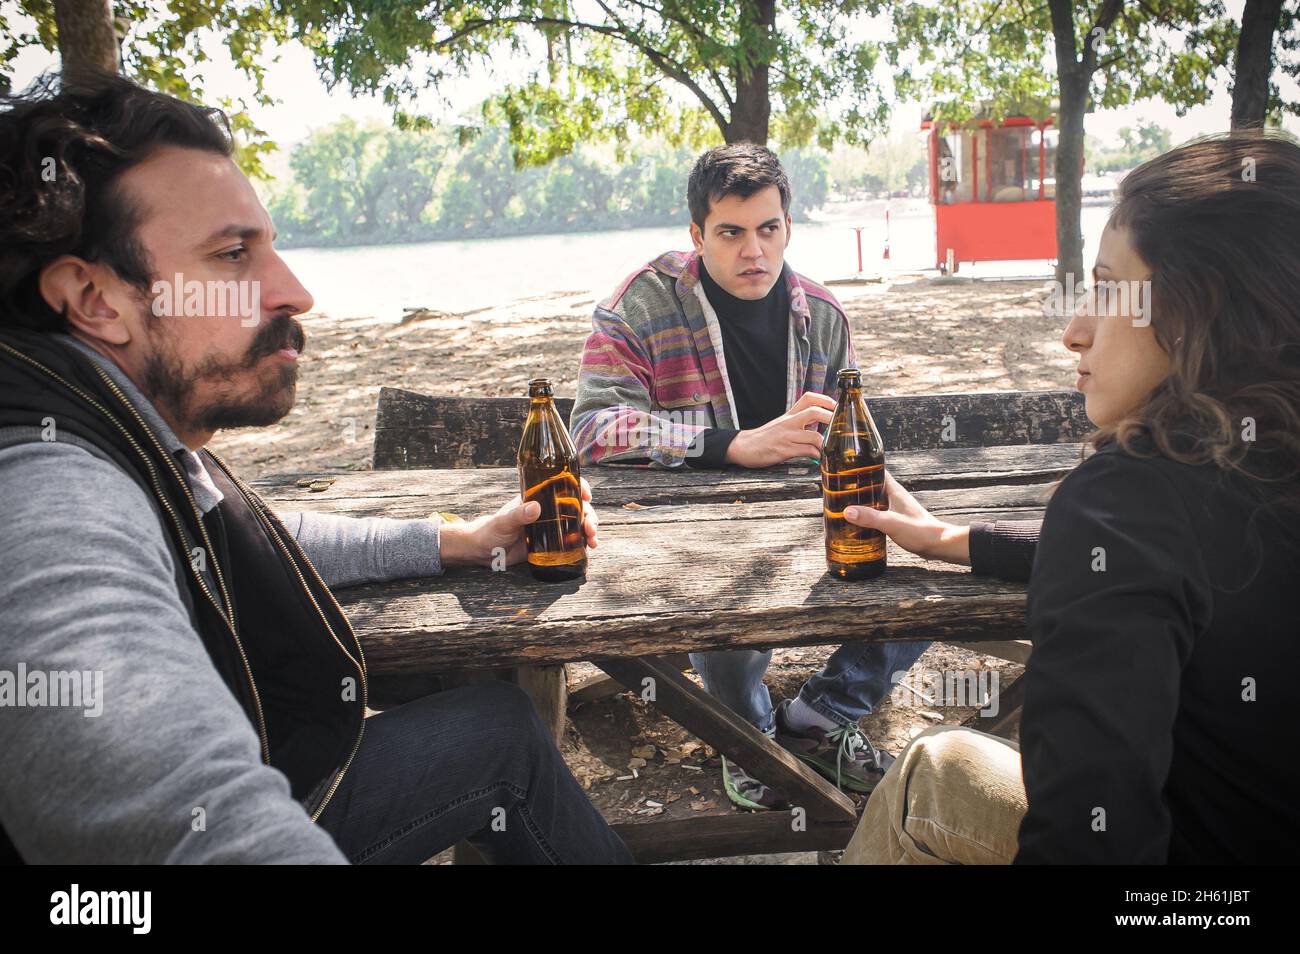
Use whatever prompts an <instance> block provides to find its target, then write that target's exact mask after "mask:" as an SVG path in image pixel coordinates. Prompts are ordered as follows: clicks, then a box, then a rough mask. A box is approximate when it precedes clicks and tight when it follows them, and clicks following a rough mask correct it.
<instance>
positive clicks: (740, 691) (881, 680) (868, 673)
mask: <svg viewBox="0 0 1300 954" xmlns="http://www.w3.org/2000/svg"><path fill="white" fill-rule="evenodd" d="M929 645H930V644H929V643H928V642H901V643H900V642H855V643H845V644H844V645H843V646H841V647H840V648H839V649H837V650H835V652H834V653H832V654H831V658H830V659H828V660H826V666H825V668H824V669H822V671H821V672H819V673H817V674H816V675H815V676H813V677H812V678H811V679H809V680H808V681H807V682H805V683H804V684H803V688H802V689H800V690H799V698H800V699H802V700H803V701H804V702H805V703H806V704H807V705H809V706H811V707H812V708H813V709H814V710H815V711H816V712H819V713H820V714H821V715H824V716H825V717H826V718H828V719H831V720H832V721H834V722H837V723H839V724H840V725H856V724H857V721H858V719H860V718H862V716H864V715H866V714H867V713H868V712H870V711H871V710H872V709H874V708H875V707H876V706H877V705H878V704H879V703H880V700H881V699H883V698H884V697H885V695H886V693H888V692H889V691H890V690H891V689H892V688H893V685H894V683H893V680H892V679H891V677H892V676H893V674H894V673H895V672H906V671H907V670H909V669H911V668H912V663H914V662H916V661H917V660H918V659H920V658H921V654H922V653H924V652H925V650H926V647H927V646H929ZM771 661H772V650H770V649H767V650H756V649H729V650H724V651H720V652H711V653H691V665H692V666H694V667H695V671H696V672H698V673H699V674H700V677H701V678H702V679H703V680H704V688H705V689H707V690H709V692H710V693H712V694H713V696H714V697H715V698H717V699H718V700H719V701H720V702H722V703H723V704H724V705H726V706H727V707H728V708H729V709H731V710H733V711H734V712H736V713H738V714H739V715H741V716H742V717H744V718H745V719H747V720H749V721H750V722H752V723H753V724H754V725H755V726H757V727H758V728H759V730H760V731H763V732H766V731H768V730H769V729H771V728H772V726H773V723H774V720H775V713H774V712H773V710H772V697H771V696H770V695H768V692H767V685H766V684H765V683H764V682H763V674H764V673H765V672H767V664H768V663H770V662H771Z"/></svg>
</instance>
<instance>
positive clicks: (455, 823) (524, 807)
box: [317, 682, 632, 865]
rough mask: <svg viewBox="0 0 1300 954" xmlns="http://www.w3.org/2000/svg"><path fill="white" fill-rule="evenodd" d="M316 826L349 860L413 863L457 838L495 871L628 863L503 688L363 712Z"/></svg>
mask: <svg viewBox="0 0 1300 954" xmlns="http://www.w3.org/2000/svg"><path fill="white" fill-rule="evenodd" d="M317 821H318V823H319V824H320V826H321V827H322V828H323V829H325V830H326V831H328V832H329V833H330V835H331V836H332V837H333V838H334V841H335V842H336V843H337V844H338V846H339V849H340V850H341V851H342V852H343V853H344V854H345V855H347V857H348V859H349V860H350V861H351V862H352V863H353V864H415V865H418V864H420V863H422V862H424V861H427V860H428V859H429V858H431V857H433V856H434V855H436V854H437V853H438V852H440V851H442V850H443V849H444V848H449V847H451V846H452V845H454V844H456V842H458V841H468V842H469V843H470V844H472V845H473V846H474V847H475V848H477V849H478V851H479V852H480V853H481V854H482V855H483V856H484V858H486V859H487V860H488V861H490V862H493V863H498V864H631V863H632V856H631V855H630V854H629V853H628V850H627V847H626V846H625V845H624V844H623V842H622V841H621V840H620V839H619V837H618V835H616V834H614V832H613V830H612V829H611V828H610V827H609V825H607V824H606V823H605V819H603V818H602V817H601V815H600V812H598V811H596V809H595V806H593V805H592V804H591V801H590V800H589V799H588V798H587V795H586V793H585V792H583V790H582V788H581V786H579V785H578V783H577V781H576V780H575V779H574V778H573V775H572V774H571V773H570V772H569V769H568V766H566V765H565V764H564V759H563V758H561V757H560V753H559V750H558V749H556V747H555V743H554V742H553V741H552V740H551V737H550V734H549V733H548V732H547V731H546V728H545V727H544V726H543V725H542V720H541V719H540V718H539V717H538V715H537V710H536V709H534V708H533V703H532V701H531V700H530V699H529V698H528V696H527V695H526V694H525V693H524V691H523V690H522V689H520V688H519V687H517V686H515V685H513V684H511V683H507V682H485V683H479V684H476V685H472V686H465V687H463V688H460V689H452V690H450V691H448V692H439V693H435V694H434V695H430V696H425V697H424V698H422V699H416V700H415V701H413V702H408V703H406V705H403V706H398V707H397V708H396V709H389V710H386V711H384V712H381V713H379V714H378V715H374V716H371V717H370V718H369V719H367V720H366V728H365V734H364V735H363V736H362V739H361V747H360V748H359V749H358V750H357V753H356V757H355V758H354V759H353V760H352V765H351V766H350V767H349V768H348V771H347V773H346V774H345V775H344V776H343V782H342V783H341V784H340V785H339V788H338V791H336V792H335V793H334V798H333V799H332V800H331V801H330V803H329V804H328V805H326V806H325V811H323V812H322V813H321V815H320V818H319V819H318V820H317Z"/></svg>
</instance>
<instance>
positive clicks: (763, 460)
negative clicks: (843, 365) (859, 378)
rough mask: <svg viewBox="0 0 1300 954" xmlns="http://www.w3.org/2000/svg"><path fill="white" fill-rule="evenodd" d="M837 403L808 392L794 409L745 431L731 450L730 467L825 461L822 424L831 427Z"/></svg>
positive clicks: (728, 461) (735, 440) (738, 435)
mask: <svg viewBox="0 0 1300 954" xmlns="http://www.w3.org/2000/svg"><path fill="white" fill-rule="evenodd" d="M834 410H835V400H834V399H833V398H830V397H827V396H826V395H825V394H819V393H818V392H816V391H806V392H804V394H803V395H802V396H801V397H800V398H799V400H798V401H796V402H795V405H794V407H792V408H790V410H788V411H786V412H785V413H784V414H782V415H781V416H780V417H778V418H774V419H773V420H770V421H768V422H767V423H766V424H764V425H763V426H762V427H755V428H751V429H750V430H747V431H741V432H740V433H739V434H737V435H736V436H735V438H734V439H733V440H732V442H731V444H730V445H728V447H727V463H728V464H737V465H739V466H741V467H771V466H772V465H773V464H780V463H782V462H784V461H790V460H807V459H809V458H811V459H812V460H814V461H818V460H821V456H822V436H821V434H820V433H818V431H817V425H818V424H830V422H831V416H832V415H831V412H832V411H834Z"/></svg>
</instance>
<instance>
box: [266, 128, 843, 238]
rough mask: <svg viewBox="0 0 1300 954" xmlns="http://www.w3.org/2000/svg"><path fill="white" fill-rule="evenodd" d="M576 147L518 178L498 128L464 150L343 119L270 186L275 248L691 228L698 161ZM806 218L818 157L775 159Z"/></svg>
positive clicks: (439, 137)
mask: <svg viewBox="0 0 1300 954" xmlns="http://www.w3.org/2000/svg"><path fill="white" fill-rule="evenodd" d="M626 153H627V154H626V155H625V156H624V158H623V159H622V161H620V160H618V159H617V158H616V157H615V156H614V155H613V153H612V151H611V150H610V149H608V148H606V149H603V150H595V149H592V150H587V149H580V150H578V151H577V152H575V153H573V154H572V155H569V156H566V157H564V158H561V159H558V160H556V161H554V162H552V163H550V164H549V165H547V166H542V167H527V168H523V169H516V168H515V165H514V161H513V159H512V156H511V151H510V144H509V143H508V141H507V139H506V135H505V132H504V131H503V130H500V129H490V128H489V129H485V130H482V131H481V132H479V133H478V134H477V135H475V136H473V137H472V138H470V139H469V141H468V142H465V143H461V142H460V141H459V137H458V136H457V135H456V134H455V133H453V132H451V131H442V130H433V131H403V130H399V129H395V128H391V127H385V126H379V125H372V126H362V125H358V124H357V123H355V122H354V121H352V120H342V121H340V122H338V123H335V124H334V125H332V126H328V127H326V128H324V129H320V130H317V131H316V132H314V133H313V134H312V135H311V136H310V137H309V138H308V139H306V140H304V141H303V142H301V143H299V144H298V145H296V146H295V147H294V148H293V150H292V152H291V154H290V159H289V167H290V169H291V171H292V176H291V178H290V179H288V180H286V179H284V178H281V179H280V180H277V181H276V182H275V183H274V185H273V186H272V187H271V193H270V199H269V207H270V211H271V215H272V216H273V218H274V219H275V223H276V227H277V229H278V230H279V233H280V242H279V244H280V245H281V246H282V247H293V246H298V247H302V246H310V245H373V244H381V243H389V242H418V241H427V240H430V239H454V238H462V239H463V238H487V237H494V236H503V235H526V234H532V233H542V232H563V231H574V230H581V231H594V230H603V229H620V228H635V227H640V226H655V225H682V224H685V223H686V222H687V221H688V213H687V209H686V177H687V174H688V173H689V172H690V169H691V165H692V163H693V162H694V161H695V157H696V154H697V153H696V151H695V150H692V149H687V148H685V147H679V148H674V147H672V146H669V145H667V144H665V143H656V142H648V143H644V144H642V145H641V146H640V147H632V148H629V149H628V150H626ZM780 155H781V161H782V164H783V165H784V166H785V168H786V171H787V173H788V174H789V176H790V180H791V184H792V187H793V192H794V199H793V203H792V208H791V213H792V215H793V216H794V217H795V218H796V219H798V218H804V217H805V216H806V213H807V212H808V211H809V210H811V209H816V208H818V207H820V206H821V205H822V204H824V203H825V201H826V196H827V189H828V174H827V168H828V162H827V159H826V157H825V156H823V155H821V154H818V153H813V152H804V151H800V150H789V151H783V152H781V153H780Z"/></svg>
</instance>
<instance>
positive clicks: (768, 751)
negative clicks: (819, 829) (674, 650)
mask: <svg viewBox="0 0 1300 954" xmlns="http://www.w3.org/2000/svg"><path fill="white" fill-rule="evenodd" d="M596 664H597V665H598V666H600V668H601V669H603V670H605V672H607V673H609V674H610V675H611V676H613V677H614V678H615V679H617V680H618V681H619V682H621V683H622V684H623V685H624V686H626V687H627V688H628V689H631V690H632V691H634V692H641V691H643V690H644V689H646V688H647V687H651V688H652V689H653V694H654V700H655V702H654V704H655V706H656V707H657V708H659V709H660V710H661V711H662V712H663V713H664V714H665V715H667V716H668V717H669V718H670V719H672V720H673V721H674V722H676V723H677V724H678V725H680V726H681V727H682V728H684V729H686V730H687V731H689V732H691V733H692V734H694V735H696V736H698V737H699V738H701V739H703V740H704V741H705V742H707V743H709V745H711V746H713V747H714V748H715V749H717V750H718V751H719V752H721V753H722V754H723V755H725V756H727V757H728V758H730V759H732V760H733V761H734V762H735V763H736V764H738V765H743V766H744V767H745V770H746V771H748V772H751V773H753V775H754V777H755V778H761V779H762V780H763V781H764V782H766V783H767V784H768V785H770V786H772V788H773V789H775V790H776V791H777V792H779V793H781V795H783V796H784V797H785V798H786V799H787V800H788V801H789V802H790V804H791V805H792V806H794V807H802V808H804V809H805V811H806V812H807V814H808V816H809V817H811V818H816V819H820V820H822V821H847V822H851V821H853V820H854V818H856V817H857V809H856V807H855V806H854V803H853V799H851V798H849V797H848V796H847V795H845V794H844V793H843V792H841V791H840V790H839V789H837V788H836V787H835V786H834V785H832V784H830V783H829V782H827V781H826V780H825V779H824V778H822V777H821V776H820V775H818V774H817V773H816V772H814V771H813V770H812V769H810V768H809V767H808V766H807V765H805V764H804V763H803V762H801V761H799V760H798V759H797V758H795V757H794V756H793V755H791V754H790V753H789V752H787V751H786V750H785V749H783V748H781V746H779V745H777V744H776V743H775V742H773V741H772V740H771V739H769V738H768V737H767V736H765V735H764V734H763V733H762V732H759V731H758V729H756V728H754V727H753V726H752V725H750V724H749V723H748V722H746V721H745V720H744V719H743V718H741V717H740V716H739V715H737V714H736V713H735V712H733V711H732V710H731V709H728V708H727V707H726V706H725V705H723V704H722V703H721V702H719V701H718V700H717V699H715V698H714V697H713V696H711V695H709V693H707V692H706V691H704V690H703V689H701V688H700V687H699V686H697V685H696V684H695V683H693V682H691V680H689V679H687V678H686V677H685V676H684V675H682V673H681V671H680V670H678V668H677V667H676V666H673V665H671V664H670V663H667V662H665V661H664V660H662V659H659V658H657V657H654V656H649V657H644V658H641V659H600V660H597V661H596Z"/></svg>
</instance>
